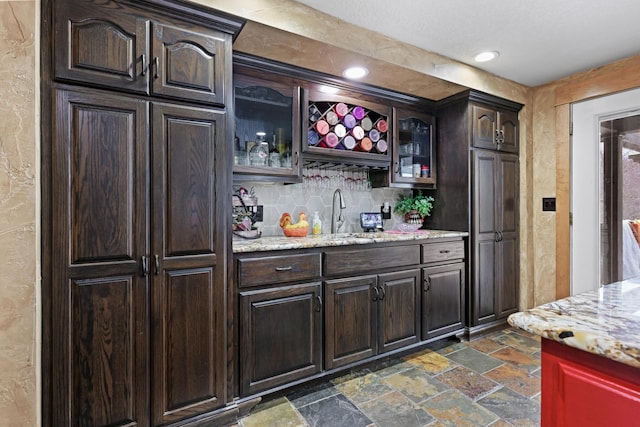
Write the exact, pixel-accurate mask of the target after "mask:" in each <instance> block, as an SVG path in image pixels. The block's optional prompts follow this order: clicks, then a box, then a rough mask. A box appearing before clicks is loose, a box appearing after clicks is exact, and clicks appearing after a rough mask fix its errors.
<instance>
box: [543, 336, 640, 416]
mask: <svg viewBox="0 0 640 427" xmlns="http://www.w3.org/2000/svg"><path fill="white" fill-rule="evenodd" d="M541 364H542V426H543V427H574V426H575V427H590V426H594V427H595V426H600V427H601V426H616V427H617V426H637V425H640V369H639V368H634V367H632V366H629V365H625V364H623V363H620V362H616V361H613V360H611V359H607V358H605V357H602V356H598V355H595V354H591V353H587V352H585V351H582V350H578V349H576V348H573V347H569V346H566V345H564V344H561V343H558V342H556V341H552V340H549V339H545V338H543V339H542V361H541Z"/></svg>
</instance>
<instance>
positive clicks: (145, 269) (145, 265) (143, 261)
mask: <svg viewBox="0 0 640 427" xmlns="http://www.w3.org/2000/svg"><path fill="white" fill-rule="evenodd" d="M140 270H141V271H140V273H141V275H142V277H147V276H148V275H149V261H148V260H147V257H146V256H144V255H142V256H141V257H140Z"/></svg>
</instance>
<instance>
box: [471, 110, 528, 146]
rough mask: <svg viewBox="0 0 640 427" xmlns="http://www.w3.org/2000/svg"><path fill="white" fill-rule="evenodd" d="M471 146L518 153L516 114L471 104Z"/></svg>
mask: <svg viewBox="0 0 640 427" xmlns="http://www.w3.org/2000/svg"><path fill="white" fill-rule="evenodd" d="M471 116H472V119H471V120H472V122H473V130H472V135H473V136H472V145H473V146H474V147H477V148H486V149H489V150H498V151H505V152H509V153H516V154H517V153H518V151H519V147H518V138H519V136H518V113H517V112H514V111H509V110H506V109H500V108H498V107H495V106H488V105H486V104H472V105H471Z"/></svg>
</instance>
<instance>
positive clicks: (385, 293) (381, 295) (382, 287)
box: [378, 286, 387, 301]
mask: <svg viewBox="0 0 640 427" xmlns="http://www.w3.org/2000/svg"><path fill="white" fill-rule="evenodd" d="M378 288H380V301H382V300H383V299H384V297H385V296H386V295H387V291H386V290H385V289H384V286H378Z"/></svg>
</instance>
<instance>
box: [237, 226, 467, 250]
mask: <svg viewBox="0 0 640 427" xmlns="http://www.w3.org/2000/svg"><path fill="white" fill-rule="evenodd" d="M468 235H469V233H467V232H465V231H446V230H418V231H417V232H414V233H404V232H398V231H395V230H393V231H384V232H378V233H336V234H321V235H318V236H312V235H309V236H306V237H285V236H281V237H279V236H269V237H261V238H259V239H253V240H252V239H243V238H241V237H234V239H233V252H234V253H247V252H264V251H274V250H286V249H305V248H321V247H331V246H348V245H366V244H371V243H387V242H412V241H416V240H423V239H444V238H455V237H466V236H468Z"/></svg>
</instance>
